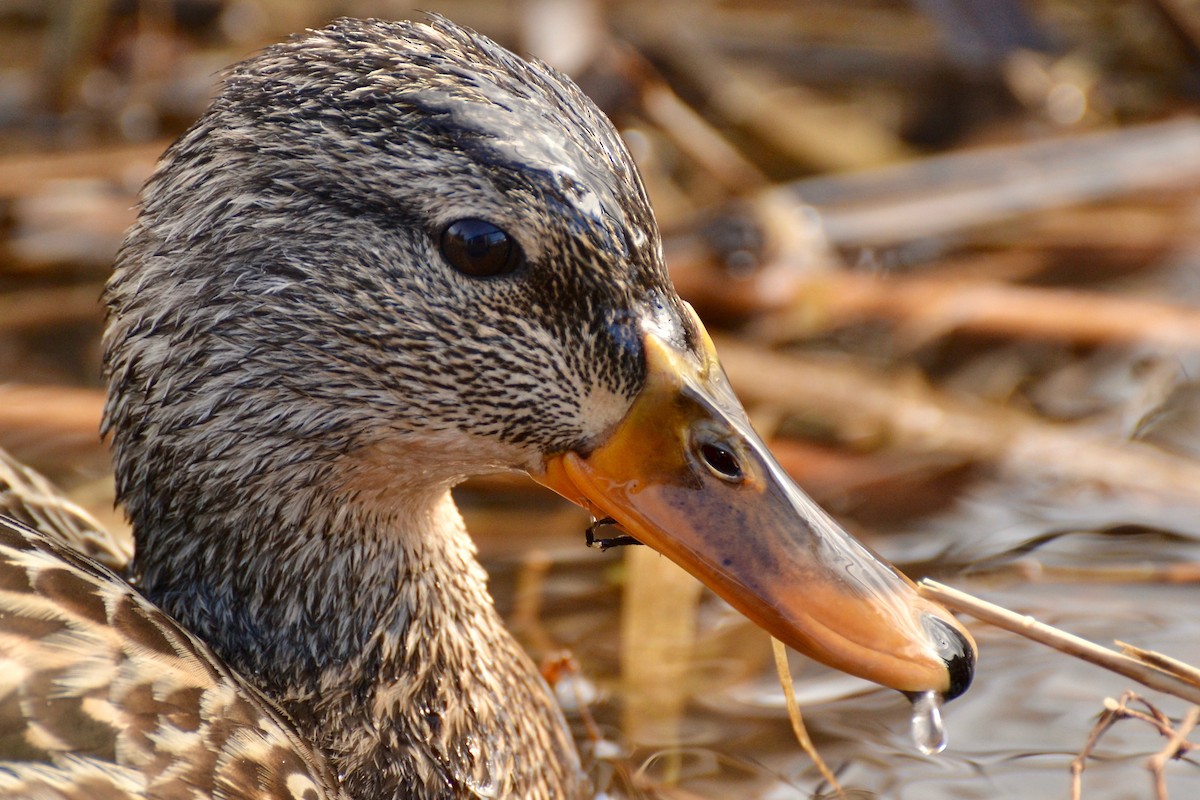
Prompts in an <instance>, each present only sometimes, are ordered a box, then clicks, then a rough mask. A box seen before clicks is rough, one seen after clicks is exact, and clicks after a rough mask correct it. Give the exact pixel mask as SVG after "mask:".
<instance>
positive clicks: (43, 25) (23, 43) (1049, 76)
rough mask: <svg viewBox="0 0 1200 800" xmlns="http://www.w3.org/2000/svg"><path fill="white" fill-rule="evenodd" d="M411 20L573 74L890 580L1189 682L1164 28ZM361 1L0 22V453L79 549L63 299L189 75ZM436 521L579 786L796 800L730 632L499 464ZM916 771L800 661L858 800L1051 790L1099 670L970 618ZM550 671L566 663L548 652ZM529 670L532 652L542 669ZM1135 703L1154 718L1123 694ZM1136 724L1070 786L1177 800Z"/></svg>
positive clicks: (680, 582) (219, 2) (1184, 97)
mask: <svg viewBox="0 0 1200 800" xmlns="http://www.w3.org/2000/svg"><path fill="white" fill-rule="evenodd" d="M424 8H425V9H427V10H430V11H434V12H437V13H441V14H445V15H446V16H449V17H450V18H452V19H454V20H456V21H458V22H461V23H463V24H466V25H469V26H471V27H474V28H476V29H478V30H480V31H481V32H483V33H486V34H488V35H490V36H492V37H493V38H495V39H497V40H498V41H500V42H501V43H502V44H505V45H507V46H509V47H510V48H513V49H515V50H517V51H518V52H521V53H523V54H526V55H533V56H537V57H539V58H543V59H545V60H547V61H549V62H550V63H552V64H553V65H555V66H557V67H558V68H560V69H562V70H564V71H565V72H567V73H569V74H570V75H572V76H573V77H574V78H575V79H576V80H577V81H578V82H579V83H580V84H581V85H582V86H583V88H584V89H585V90H586V91H587V92H588V93H589V94H590V95H591V96H592V97H593V98H594V99H595V100H596V101H597V102H598V103H599V104H600V105H601V106H602V107H603V108H604V109H605V111H606V112H608V113H609V114H610V116H611V117H612V118H613V120H614V121H615V122H616V124H617V125H618V127H619V128H620V129H621V130H622V133H623V134H624V135H625V137H626V139H627V141H628V143H629V146H630V149H631V150H632V152H633V153H634V155H635V157H636V158H637V160H638V162H639V164H640V166H641V168H642V170H643V174H644V177H645V179H646V182H647V185H648V187H649V190H650V193H651V195H652V198H653V201H654V204H655V208H656V211H657V213H658V215H659V221H660V224H661V225H662V226H663V228H664V231H665V233H666V246H667V256H668V262H669V265H670V268H671V270H672V274H673V277H674V279H675V281H676V283H677V285H678V287H679V288H680V290H681V292H682V293H683V295H684V296H685V298H686V299H688V300H690V301H691V302H692V303H693V304H694V305H695V306H696V307H697V309H698V311H699V312H700V314H701V316H702V317H704V318H705V320H706V321H708V322H709V323H710V325H711V326H712V327H713V329H714V330H715V332H716V333H717V334H718V347H719V349H720V350H721V352H722V356H723V358H724V359H725V361H726V366H727V369H728V370H729V372H730V375H731V378H732V380H733V381H734V384H735V386H736V388H737V389H738V391H739V394H740V395H741V396H742V397H743V400H744V401H746V403H747V405H748V407H749V408H750V410H751V413H752V415H753V416H754V418H755V420H756V423H757V424H758V425H759V427H760V429H761V431H762V432H763V433H764V435H766V436H767V437H768V438H769V439H770V441H771V443H772V447H773V449H774V450H775V451H776V453H777V454H778V456H779V458H780V460H781V462H782V463H784V465H785V466H786V467H787V468H788V469H789V470H790V471H791V472H793V474H795V475H796V477H797V478H798V480H799V481H800V483H801V484H802V485H803V486H805V487H806V488H807V489H808V490H809V491H810V492H811V493H812V494H813V495H814V496H815V497H816V498H817V499H818V500H819V501H820V502H821V503H822V504H824V505H826V506H827V507H828V508H830V509H831V510H832V511H833V512H834V513H835V515H836V516H838V518H839V519H840V520H841V521H843V522H844V523H845V524H846V525H847V526H848V527H849V528H850V529H851V530H852V531H853V532H854V533H855V534H856V535H858V536H859V537H861V538H862V539H863V540H864V541H866V542H868V543H869V544H870V545H871V546H872V547H874V548H875V549H877V550H879V551H880V552H881V553H883V554H884V555H885V556H887V557H888V558H890V559H891V560H893V561H894V562H896V563H898V564H900V565H902V567H903V568H904V569H905V570H906V571H907V572H908V574H909V575H911V576H912V577H914V578H919V577H921V576H925V575H931V576H935V577H938V578H939V579H941V580H944V581H946V582H950V583H953V584H955V585H958V586H961V587H963V588H966V589H969V590H971V591H973V592H976V593H978V594H981V595H984V596H987V597H989V598H991V599H994V600H996V601H997V602H1000V603H1002V604H1004V605H1006V606H1009V607H1011V608H1014V609H1016V610H1019V611H1021V612H1022V613H1030V614H1034V615H1037V616H1038V617H1039V618H1041V619H1045V620H1047V621H1051V622H1054V623H1056V624H1059V625H1061V626H1063V627H1065V628H1068V629H1070V630H1072V631H1074V632H1076V633H1079V634H1080V635H1083V636H1086V637H1088V638H1091V639H1093V640H1096V641H1098V642H1102V643H1108V642H1110V641H1111V640H1112V639H1114V638H1119V639H1122V640H1125V641H1129V642H1132V643H1134V644H1137V645H1139V646H1142V647H1146V648H1151V649H1155V650H1160V651H1163V652H1165V653H1168V654H1169V655H1172V656H1175V657H1176V658H1179V659H1182V660H1184V661H1189V662H1190V663H1193V664H1195V663H1200V635H1198V634H1200V615H1198V614H1197V607H1198V605H1200V604H1198V603H1197V600H1198V599H1200V593H1198V587H1197V581H1198V580H1200V513H1198V512H1200V463H1197V460H1196V457H1197V454H1198V453H1200V389H1198V386H1200V384H1198V383H1197V376H1198V375H1200V371H1198V370H1200V360H1198V359H1197V353H1198V351H1200V188H1198V187H1200V118H1198V117H1197V115H1196V111H1197V102H1198V100H1200V2H1197V1H1196V0H1108V1H1106V2H1095V1H1094V0H1093V1H1092V2H1088V1H1087V0H1026V2H1017V1H1016V0H910V1H909V2H903V1H902V0H841V1H839V0H790V1H788V0H749V2H736V3H735V2H716V1H715V0H676V1H675V2H646V1H645V0H642V1H640V2H633V1H632V0H625V1H620V0H608V1H607V2H601V1H600V0H594V2H588V1H587V0H524V2H516V1H515V0H513V1H512V2H495V1H491V2H489V1H488V0H453V1H451V2H432V1H431V2H428V3H425V4H424ZM342 15H350V16H379V17H393V18H395V17H407V16H414V15H417V16H419V14H416V12H414V11H413V10H412V9H411V8H410V7H409V6H408V4H407V3H403V2H387V1H385V0H340V1H335V0H0V446H3V447H5V448H7V449H9V450H11V451H12V452H13V453H14V454H16V455H17V456H19V457H21V458H23V459H25V460H27V461H28V462H30V463H31V464H33V465H35V466H36V467H38V468H40V469H42V470H43V471H45V472H47V473H48V474H50V475H51V476H53V477H54V478H55V479H56V480H58V481H59V482H60V484H61V485H63V486H64V487H66V488H67V489H68V491H70V493H71V494H72V496H73V497H74V498H75V499H76V500H77V501H79V502H82V503H83V504H85V505H86V506H88V507H89V508H90V509H92V510H94V511H96V513H97V514H99V515H101V516H102V517H103V518H104V519H105V520H106V521H107V522H109V523H110V524H111V525H113V526H114V527H121V526H123V524H124V523H123V520H122V519H121V517H120V515H119V513H118V512H116V511H114V510H113V509H112V499H111V498H112V494H111V493H112V489H111V482H110V479H109V477H108V466H107V455H106V453H105V450H104V448H103V445H102V443H101V442H100V441H99V438H98V434H97V433H96V426H97V419H98V415H99V403H100V397H101V395H100V392H99V389H98V387H99V361H100V358H99V346H98V340H99V331H100V327H101V324H102V315H101V312H100V309H99V306H98V304H97V298H98V296H99V293H100V290H101V287H102V285H103V282H104V280H105V278H106V276H107V273H108V270H109V268H110V265H111V263H112V258H113V254H114V252H115V250H116V248H117V246H118V245H119V243H120V240H121V236H122V234H123V231H124V229H125V227H126V226H127V225H128V224H129V222H130V221H131V220H132V218H133V214H134V210H133V209H134V207H135V203H136V194H137V191H138V188H139V186H140V184H141V182H142V181H143V180H145V178H146V177H147V175H148V174H149V172H150V170H152V168H153V164H154V160H155V158H156V157H157V155H158V153H160V152H161V151H162V149H163V148H164V147H165V146H166V145H167V144H168V143H169V142H170V140H171V139H172V138H174V137H175V136H177V135H178V134H179V133H180V132H181V131H182V130H183V129H184V128H186V126H187V125H188V124H189V123H190V121H191V120H193V119H194V118H195V117H196V116H197V115H198V114H199V113H200V112H201V111H202V110H203V108H204V107H205V105H206V104H207V102H208V99H209V97H210V96H211V94H212V92H213V87H214V85H215V83H216V82H217V81H218V80H219V79H220V75H221V73H222V70H223V69H225V68H226V67H227V66H228V65H229V64H231V63H233V62H236V61H238V60H239V59H242V58H244V57H246V56H247V55H249V54H250V53H252V52H254V51H255V50H257V49H258V48H260V47H263V46H265V45H266V44H269V43H270V42H273V41H276V40H278V39H280V38H282V37H284V36H287V35H289V34H291V33H293V32H295V31H298V30H301V29H303V28H306V27H316V26H320V25H322V24H324V23H325V22H327V21H328V20H330V19H331V18H333V17H336V16H342ZM459 497H460V500H461V501H462V503H463V504H464V506H465V509H466V513H467V515H468V524H469V526H470V528H471V530H472V531H473V532H474V533H475V535H476V538H477V540H478V541H479V544H480V548H481V554H482V555H483V557H484V559H485V561H486V563H487V566H488V567H489V569H490V571H491V573H492V576H493V587H494V589H495V591H496V594H497V596H498V600H499V602H500V604H501V606H502V608H503V609H504V611H505V612H506V614H507V615H508V616H509V618H510V620H511V621H512V624H513V625H514V627H515V628H516V629H517V630H518V632H519V634H520V635H521V637H522V638H523V640H524V641H525V643H526V644H527V645H528V646H529V648H530V650H531V651H532V652H533V653H534V654H535V655H536V656H537V657H539V658H542V659H544V660H545V661H546V663H547V664H548V665H555V664H557V665H558V666H559V667H561V668H562V669H559V670H558V671H557V672H555V675H556V677H557V678H558V679H559V683H558V689H559V692H560V695H561V696H562V697H563V699H564V703H565V704H566V705H567V706H568V707H569V708H571V709H573V711H572V713H573V718H574V720H575V722H576V724H577V725H578V729H579V733H580V737H581V739H582V740H583V741H584V742H585V749H586V750H587V752H588V754H589V758H590V760H591V764H592V766H591V768H592V770H593V772H594V774H595V776H596V779H597V784H598V786H599V787H600V788H601V789H602V790H603V791H605V792H606V793H607V794H608V796H614V797H620V796H635V797H666V798H694V797H714V798H717V797H739V798H743V797H746V798H749V797H753V798H772V799H775V798H788V797H809V796H814V795H818V796H819V795H820V794H821V793H822V792H827V791H828V790H829V787H828V786H825V785H823V784H822V783H821V780H820V777H819V775H818V774H817V773H816V771H815V770H814V769H813V768H812V766H811V764H810V762H809V761H808V759H807V758H806V757H805V756H804V755H803V754H802V753H800V752H799V750H798V748H797V746H796V745H795V743H794V741H793V740H792V739H791V734H790V731H789V728H788V724H787V721H786V718H785V715H784V710H783V700H782V694H781V692H780V690H779V686H778V683H777V682H776V681H775V680H774V677H773V670H772V669H771V666H770V650H769V646H768V643H767V640H766V637H765V634H762V633H761V632H759V631H757V630H754V629H752V628H750V627H749V626H748V625H747V624H746V623H744V622H743V621H741V620H740V619H739V618H738V617H737V616H736V615H734V614H733V613H732V612H730V611H729V610H728V609H727V608H726V607H724V606H723V605H722V604H721V603H719V602H718V601H716V600H714V599H713V598H711V597H709V596H708V595H706V594H705V593H703V592H701V591H700V590H698V589H697V588H696V585H695V583H694V582H693V581H692V580H691V579H690V578H688V577H686V576H682V575H680V574H679V573H678V572H677V571H675V570H674V568H673V567H671V566H670V565H669V564H667V563H665V562H664V560H662V559H659V558H657V557H656V556H653V554H647V553H645V552H643V551H642V549H641V548H626V549H625V551H622V550H616V551H609V552H605V553H598V552H595V551H589V550H587V549H585V548H584V547H583V527H584V526H585V525H586V523H587V520H586V519H584V518H582V517H580V516H579V515H578V513H577V512H576V511H574V510H573V509H570V508H567V507H565V506H564V505H563V504H561V503H559V502H558V501H556V500H555V499H554V498H551V497H548V496H546V494H545V493H544V492H541V491H539V490H538V489H536V487H533V486H532V485H531V484H529V483H528V482H525V481H523V480H519V479H516V478H507V477H505V478H490V479H486V480H478V481H473V482H471V483H469V484H467V485H466V486H464V487H463V488H462V489H461V491H460V492H459ZM969 622H970V624H971V625H972V628H973V630H974V631H975V633H976V636H977V638H978V639H979V641H980V646H981V663H980V667H979V674H978V677H977V681H976V686H975V688H974V689H973V690H972V692H971V693H970V694H968V695H967V696H965V697H964V698H962V699H961V700H959V701H956V702H955V703H954V704H953V705H952V706H950V707H949V708H948V709H947V720H948V726H949V731H950V736H951V744H950V750H949V751H948V752H947V753H945V754H943V755H942V756H940V757H936V758H930V757H926V756H922V755H920V754H919V753H918V752H917V751H916V749H915V748H914V747H913V745H912V744H911V742H910V740H909V739H908V733H907V724H908V722H907V704H906V703H905V702H904V701H903V700H902V699H901V698H899V697H897V696H895V695H893V694H891V693H886V692H881V691H878V690H873V689H872V688H871V687H870V686H866V685H864V684H861V683H859V682H857V681H853V680H849V679H845V678H843V677H840V676H835V675H832V674H829V673H827V672H826V671H824V670H822V669H819V668H817V667H815V666H813V665H811V664H807V663H803V662H802V661H801V660H800V659H796V660H795V661H794V662H793V670H794V671H795V673H796V676H797V677H796V683H797V690H798V692H799V694H800V696H801V702H802V703H803V704H804V705H805V707H806V709H807V710H806V715H807V719H808V722H809V726H810V728H811V730H812V732H813V734H814V738H815V739H816V740H817V745H818V748H819V749H820V750H821V752H822V753H823V754H824V756H825V758H826V759H827V760H828V761H829V762H830V765H831V766H832V767H833V768H834V770H835V771H836V772H837V773H838V775H839V778H840V779H841V781H842V782H843V784H844V785H845V786H846V788H847V789H848V790H849V791H850V793H851V795H852V796H861V797H869V796H881V797H889V798H891V797H905V798H920V799H921V800H931V799H936V798H968V797H979V798H997V797H1016V796H1023V797H1039V798H1041V797H1069V796H1071V788H1070V786H1071V778H1070V763H1071V761H1072V759H1073V758H1074V757H1075V756H1076V754H1077V753H1079V752H1080V750H1081V749H1082V748H1083V747H1084V744H1085V741H1086V740H1087V738H1088V734H1089V731H1090V730H1091V729H1092V726H1093V724H1094V722H1095V720H1096V717H1097V715H1098V714H1099V713H1100V712H1101V710H1102V709H1103V707H1104V706H1103V702H1104V698H1105V697H1108V696H1116V695H1118V694H1120V693H1121V692H1122V691H1123V690H1125V689H1127V688H1130V687H1129V684H1128V681H1126V680H1125V679H1122V678H1117V677H1114V676H1111V675H1108V674H1106V673H1103V672H1100V671H1099V670H1097V669H1095V668H1093V667H1090V666H1088V665H1085V664H1082V663H1080V662H1076V661H1073V660H1071V659H1068V658H1066V657H1064V656H1061V655H1058V654H1055V653H1053V652H1051V651H1048V650H1045V649H1044V648H1040V647H1039V646H1037V645H1033V644H1031V643H1029V642H1026V641H1024V640H1021V639H1017V638H1015V637H1013V636H1011V635H1008V634H1004V633H1000V632H998V631H996V630H994V629H991V628H988V627H987V626H984V625H982V624H977V623H974V622H972V621H969ZM564 652H569V653H570V654H571V655H572V656H573V661H572V662H568V661H564V660H562V659H561V654H562V653H564ZM556 659H557V660H556ZM1148 699H1149V700H1150V701H1151V702H1152V703H1154V704H1155V705H1156V706H1158V707H1161V708H1162V709H1163V711H1164V712H1165V713H1166V714H1167V715H1169V716H1170V717H1175V718H1178V717H1179V716H1180V715H1181V714H1182V713H1183V711H1184V709H1185V708H1186V706H1185V705H1184V704H1182V703H1181V702H1180V701H1178V700H1173V699H1171V698H1165V697H1161V696H1154V695H1148ZM1164 744H1165V740H1164V739H1162V738H1161V736H1160V735H1159V732H1158V731H1157V730H1156V729H1155V728H1154V727H1153V726H1151V725H1147V724H1144V723H1140V722H1137V721H1136V720H1130V721H1128V722H1122V723H1121V724H1119V725H1117V726H1116V727H1115V728H1114V729H1113V730H1112V731H1111V732H1110V733H1108V734H1107V735H1106V736H1105V738H1103V739H1102V740H1101V741H1100V743H1099V745H1098V746H1097V749H1096V750H1095V751H1094V754H1093V755H1094V757H1093V758H1092V759H1090V760H1088V761H1087V770H1086V771H1085V773H1084V776H1083V782H1082V796H1083V797H1086V798H1137V797H1151V796H1155V792H1158V793H1159V796H1165V794H1164V793H1165V792H1168V791H1169V792H1172V793H1173V796H1176V797H1195V796H1200V771H1198V770H1197V764H1196V763H1195V761H1194V760H1192V759H1189V758H1186V757H1185V758H1183V759H1182V760H1180V761H1177V762H1174V763H1170V764H1168V765H1167V767H1166V769H1165V773H1164V778H1163V783H1162V786H1161V787H1159V788H1157V789H1156V788H1153V787H1154V784H1153V783H1152V780H1151V778H1150V777H1148V776H1147V774H1146V772H1145V770H1144V768H1143V767H1144V764H1145V761H1146V759H1147V757H1148V756H1150V755H1153V754H1155V753H1157V752H1159V751H1160V750H1161V749H1162V747H1163V746H1164Z"/></svg>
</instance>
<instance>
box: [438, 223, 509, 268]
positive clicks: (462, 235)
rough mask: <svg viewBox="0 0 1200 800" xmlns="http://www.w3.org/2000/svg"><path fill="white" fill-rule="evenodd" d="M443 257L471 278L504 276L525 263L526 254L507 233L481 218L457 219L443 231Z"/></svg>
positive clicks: (441, 243)
mask: <svg viewBox="0 0 1200 800" xmlns="http://www.w3.org/2000/svg"><path fill="white" fill-rule="evenodd" d="M440 245H441V249H442V256H443V257H444V258H445V259H446V261H447V262H448V263H449V264H450V266H452V267H454V268H455V269H456V270H458V271H459V272H461V273H463V274H464V275H470V276H471V277H473V278H489V277H492V276H495V275H507V274H508V273H510V272H512V271H513V270H515V269H517V268H518V267H520V266H521V265H522V264H524V263H525V252H524V251H523V250H522V249H521V245H519V244H517V241H516V239H514V238H513V237H511V236H509V235H508V232H507V231H505V230H504V229H503V228H500V227H498V226H496V225H493V224H492V223H490V222H488V221H486V220H482V219H460V220H457V221H455V222H451V223H450V224H449V225H447V226H446V229H445V230H444V231H442V238H441V242H440Z"/></svg>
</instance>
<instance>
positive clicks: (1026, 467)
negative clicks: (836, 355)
mask: <svg viewBox="0 0 1200 800" xmlns="http://www.w3.org/2000/svg"><path fill="white" fill-rule="evenodd" d="M717 349H718V350H719V351H720V354H721V360H722V361H723V362H724V365H725V369H726V371H727V372H728V374H729V378H730V380H731V381H732V382H733V385H734V387H735V389H736V390H737V394H738V396H739V397H741V398H742V400H743V401H744V402H746V403H747V404H748V405H749V404H756V403H762V404H766V405H768V406H774V407H776V408H779V409H782V410H785V411H788V412H790V413H792V414H795V415H797V416H800V417H802V418H803V419H806V420H809V421H814V422H819V423H820V424H823V425H825V426H827V427H828V428H830V429H832V430H834V431H836V432H837V433H838V434H839V435H840V436H841V437H842V438H843V439H844V440H847V441H856V442H861V443H867V444H870V443H878V444H881V445H887V446H889V447H892V448H895V449H904V450H911V451H916V452H930V453H943V454H955V455H960V456H964V457H967V458H970V459H974V460H978V461H985V462H991V463H993V464H995V465H996V466H998V467H1000V468H1001V469H1005V470H1008V471H1011V472H1013V473H1016V474H1020V475H1021V476H1023V477H1026V478H1027V477H1029V476H1031V475H1033V476H1046V477H1050V478H1055V479H1061V480H1066V481H1071V482H1098V483H1101V484H1107V485H1110V486H1115V487H1120V488H1125V489H1133V490H1138V491H1144V492H1148V493H1152V494H1154V495H1156V496H1164V495H1166V496H1171V495H1174V496H1179V497H1190V496H1191V495H1193V494H1194V493H1195V487H1196V486H1200V464H1197V463H1195V462H1193V461H1190V460H1188V459H1185V458H1180V457H1177V456H1173V455H1171V454H1169V453H1166V452H1163V451H1161V450H1159V449H1157V448H1155V447H1153V446H1150V445H1146V444H1140V443H1138V442H1128V441H1112V440H1106V439H1103V438H1101V437H1099V436H1097V435H1093V434H1089V433H1087V432H1086V431H1084V430H1081V429H1079V428H1076V427H1072V426H1071V425H1067V424H1061V423H1048V422H1044V421H1042V420H1040V419H1038V418H1037V417H1034V416H1033V415H1031V414H1027V413H1024V412H1021V411H1018V410H1016V409H1011V408H1004V407H998V406H994V405H989V404H987V403H984V402H982V401H977V400H972V399H970V398H965V397H959V396H956V395H952V394H949V393H947V392H942V391H939V390H937V389H935V388H933V387H931V386H929V385H928V384H927V383H926V382H924V381H923V380H921V379H920V378H919V377H917V376H915V375H913V374H911V373H906V374H905V375H903V376H901V377H898V378H897V377H887V376H883V377H881V376H879V375H877V374H875V373H872V372H870V371H868V370H866V369H863V368H858V367H854V366H848V365H846V364H844V363H831V362H829V361H828V360H821V359H816V358H811V357H810V358H804V357H798V356H794V355H782V354H779V353H772V352H767V351H764V350H763V349H762V348H761V347H759V346H756V345H754V344H752V343H749V342H746V341H744V340H738V339H734V338H731V337H726V336H721V337H717ZM764 376H770V379H769V380H764Z"/></svg>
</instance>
